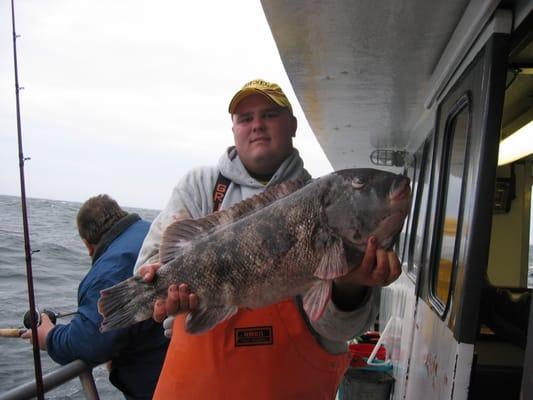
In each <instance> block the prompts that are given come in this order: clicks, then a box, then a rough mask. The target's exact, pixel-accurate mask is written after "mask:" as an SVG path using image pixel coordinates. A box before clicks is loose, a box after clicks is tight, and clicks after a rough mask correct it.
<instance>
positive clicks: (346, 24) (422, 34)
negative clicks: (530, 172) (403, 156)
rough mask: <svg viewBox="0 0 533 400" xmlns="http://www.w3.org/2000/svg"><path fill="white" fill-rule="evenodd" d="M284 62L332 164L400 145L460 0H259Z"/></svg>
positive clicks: (462, 4) (358, 160)
mask: <svg viewBox="0 0 533 400" xmlns="http://www.w3.org/2000/svg"><path fill="white" fill-rule="evenodd" d="M262 4H263V9H264V11H265V15H266V17H267V20H268V22H269V24H270V28H271V30H272V33H273V36H274V39H275V41H276V43H277V46H278V49H279V52H280V55H281V58H282V60H283V63H284V66H285V69H286V70H287V74H288V76H289V79H290V81H291V83H292V86H293V89H294V91H295V93H296V95H297V97H298V100H299V102H300V104H301V106H302V108H303V109H304V112H305V114H306V117H307V119H308V121H309V123H310V125H311V127H312V129H313V131H314V133H315V135H316V137H317V139H318V141H319V143H320V145H321V146H322V148H323V149H324V152H325V153H326V156H327V157H328V159H329V160H330V162H331V163H332V165H333V167H334V168H335V169H341V168H348V167H354V166H356V167H362V166H368V165H370V160H369V155H370V153H371V152H372V150H374V149H376V148H387V149H391V148H392V149H405V148H406V146H407V144H408V141H409V137H408V133H409V132H410V131H411V130H412V128H413V126H414V125H415V124H416V122H417V120H418V118H419V117H420V115H421V113H422V112H423V110H424V100H425V96H426V95H427V91H428V84H429V80H430V77H431V74H432V72H433V70H434V68H435V66H436V65H437V62H438V61H439V56H440V54H441V53H442V51H443V49H444V48H445V46H446V43H447V41H448V39H449V37H450V36H451V34H452V33H453V30H454V28H455V26H456V24H457V22H458V21H459V19H460V17H461V14H462V12H463V11H464V9H465V8H466V6H467V5H468V0H446V1H442V0H410V1H409V0H328V1H319V0H315V1H305V0H292V1H283V0H262Z"/></svg>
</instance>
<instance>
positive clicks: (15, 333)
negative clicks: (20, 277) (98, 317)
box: [0, 308, 78, 337]
mask: <svg viewBox="0 0 533 400" xmlns="http://www.w3.org/2000/svg"><path fill="white" fill-rule="evenodd" d="M31 314H32V313H31V312H30V311H29V310H28V311H26V312H25V313H24V316H23V317H22V324H23V325H24V326H21V327H18V328H0V337H20V336H21V335H22V334H23V333H25V332H26V330H27V329H31ZM33 314H34V318H35V320H36V321H37V326H40V325H41V322H42V319H41V314H46V315H47V316H48V318H50V321H52V323H53V324H54V325H55V323H56V321H57V320H58V319H59V318H64V317H69V316H71V315H75V314H78V312H77V311H69V312H57V311H54V310H52V309H49V308H43V310H42V311H39V309H35V312H33Z"/></svg>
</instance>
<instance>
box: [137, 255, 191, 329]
mask: <svg viewBox="0 0 533 400" xmlns="http://www.w3.org/2000/svg"><path fill="white" fill-rule="evenodd" d="M160 267H161V264H159V263H156V264H146V265H143V266H142V267H140V268H139V274H140V275H141V277H142V279H143V281H145V282H151V281H152V280H153V279H154V276H155V273H156V271H157V270H158V269H159V268H160ZM196 307H198V296H197V295H196V294H194V293H191V292H190V290H189V288H188V286H187V285H186V284H184V283H182V284H180V285H179V286H178V285H175V284H174V285H170V286H169V288H168V292H167V298H166V299H157V300H156V302H155V304H154V312H153V315H152V317H153V319H154V320H156V321H157V322H163V320H164V319H165V318H166V317H167V315H178V314H183V313H188V312H190V311H192V310H194V309H195V308H196ZM167 329H168V328H167Z"/></svg>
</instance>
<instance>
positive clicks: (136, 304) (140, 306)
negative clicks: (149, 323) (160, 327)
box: [98, 276, 155, 332]
mask: <svg viewBox="0 0 533 400" xmlns="http://www.w3.org/2000/svg"><path fill="white" fill-rule="evenodd" d="M153 299H155V288H154V286H153V285H150V284H147V283H146V282H144V281H143V280H142V279H141V278H140V277H139V276H134V277H132V278H129V279H126V280H125V281H123V282H120V283H118V284H116V285H115V286H111V287H110V288H107V289H104V290H102V291H101V292H100V299H99V300H98V312H99V313H100V314H101V315H102V316H103V317H104V318H103V321H102V325H101V326H100V331H101V332H107V331H110V330H112V329H117V328H125V327H128V326H130V325H133V324H135V323H137V322H141V321H144V320H146V319H148V318H150V317H151V316H152V312H153V301H154V300H153Z"/></svg>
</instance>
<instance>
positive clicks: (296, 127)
mask: <svg viewBox="0 0 533 400" xmlns="http://www.w3.org/2000/svg"><path fill="white" fill-rule="evenodd" d="M296 129H298V120H297V119H296V117H295V116H294V115H293V116H292V135H291V137H296Z"/></svg>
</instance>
